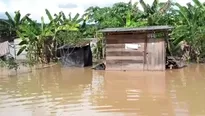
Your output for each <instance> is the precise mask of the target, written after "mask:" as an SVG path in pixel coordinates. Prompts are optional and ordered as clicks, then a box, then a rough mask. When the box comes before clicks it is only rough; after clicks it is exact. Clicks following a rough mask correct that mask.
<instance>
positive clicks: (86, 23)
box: [0, 0, 205, 62]
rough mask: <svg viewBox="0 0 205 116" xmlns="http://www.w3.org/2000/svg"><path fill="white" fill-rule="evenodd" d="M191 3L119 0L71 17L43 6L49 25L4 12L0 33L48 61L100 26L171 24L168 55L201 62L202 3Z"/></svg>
mask: <svg viewBox="0 0 205 116" xmlns="http://www.w3.org/2000/svg"><path fill="white" fill-rule="evenodd" d="M193 3H194V4H190V3H187V5H185V6H181V5H180V4H178V3H174V2H172V1H171V0H167V2H159V0H153V3H152V4H151V5H149V4H146V3H145V2H144V1H143V0H139V2H136V3H132V2H128V3H124V2H118V3H115V4H114V5H113V6H111V7H98V6H96V7H89V8H88V9H87V10H85V14H84V15H82V17H80V15H79V14H76V15H75V16H74V17H71V14H68V15H65V14H64V13H63V12H59V13H58V14H54V16H52V15H51V14H50V12H49V11H48V10H47V9H46V10H45V11H46V14H47V16H48V18H49V20H50V22H49V23H48V24H45V23H44V18H43V17H42V21H41V23H40V24H38V23H37V22H35V21H33V20H32V19H30V18H29V14H27V15H25V16H23V17H22V18H21V15H20V12H19V11H17V12H15V16H14V17H13V18H12V17H11V16H10V15H9V13H7V12H6V15H7V17H8V20H0V30H1V31H0V32H1V33H0V35H1V36H7V37H8V36H9V37H15V36H18V37H20V38H21V39H22V42H21V43H20V45H21V46H22V48H21V50H20V51H19V53H18V54H21V52H22V51H23V50H27V51H28V52H30V56H29V58H30V59H32V60H35V61H41V62H49V61H50V60H51V59H55V57H56V52H57V47H58V46H59V45H62V44H65V43H67V44H73V45H75V44H76V43H78V42H80V41H82V38H93V37H96V35H98V33H97V30H99V29H102V28H108V27H139V26H152V25H171V26H173V27H174V30H173V32H172V34H171V39H170V41H169V45H168V48H169V51H168V54H169V55H174V56H180V57H182V58H184V59H185V60H193V61H198V62H200V61H203V59H204V58H205V52H204V50H205V39H204V37H205V23H204V19H205V15H204V14H205V4H203V3H201V2H199V1H198V0H193ZM139 6H141V7H142V10H141V9H140V8H139ZM101 39H102V38H100V40H101ZM101 43H102V40H101V41H100V43H98V44H99V45H98V46H99V48H96V49H95V50H94V51H97V53H98V52H99V51H100V54H102V48H103V47H102V44H101ZM94 56H95V55H94ZM96 56H97V57H99V56H102V55H96ZM48 57H49V58H51V59H48Z"/></svg>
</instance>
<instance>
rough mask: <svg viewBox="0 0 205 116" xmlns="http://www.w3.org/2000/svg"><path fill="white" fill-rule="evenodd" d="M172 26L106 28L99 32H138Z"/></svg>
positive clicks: (168, 28) (165, 28)
mask: <svg viewBox="0 0 205 116" xmlns="http://www.w3.org/2000/svg"><path fill="white" fill-rule="evenodd" d="M172 28H173V27H171V26H147V27H137V28H105V29H102V30H99V32H103V33H106V32H138V31H140V32H141V31H144V32H145V31H159V30H170V29H172Z"/></svg>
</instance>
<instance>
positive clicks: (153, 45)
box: [100, 26, 172, 71]
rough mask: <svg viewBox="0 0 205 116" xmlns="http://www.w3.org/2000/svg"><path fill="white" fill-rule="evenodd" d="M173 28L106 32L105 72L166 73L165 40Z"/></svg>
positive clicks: (161, 27) (124, 29) (109, 29)
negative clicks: (156, 71) (141, 71)
mask: <svg viewBox="0 0 205 116" xmlns="http://www.w3.org/2000/svg"><path fill="white" fill-rule="evenodd" d="M171 29H172V27H169V26H149V27H142V28H107V29H103V30H100V32H102V33H104V36H105V40H106V57H105V64H106V69H105V70H124V71H126V70H134V71H135V70H143V71H155V70H158V71H164V70H165V69H166V67H165V65H166V40H168V34H169V32H170V30H171Z"/></svg>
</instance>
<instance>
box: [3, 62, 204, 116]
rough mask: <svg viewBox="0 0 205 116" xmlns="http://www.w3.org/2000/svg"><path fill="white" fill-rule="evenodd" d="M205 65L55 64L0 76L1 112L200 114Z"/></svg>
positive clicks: (26, 115)
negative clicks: (126, 67)
mask: <svg viewBox="0 0 205 116" xmlns="http://www.w3.org/2000/svg"><path fill="white" fill-rule="evenodd" d="M204 70H205V65H191V66H189V67H187V68H184V69H180V70H170V71H169V70H168V71H166V72H104V71H93V70H91V69H89V68H85V69H83V68H81V69H78V68H76V69H75V68H74V69H71V68H61V67H60V66H55V67H52V68H47V69H42V70H37V71H35V72H32V73H29V74H21V75H18V76H17V77H5V76H0V116H16V115H19V116H84V115H86V116H87V115H89V116H93V115H94V116H115V115H117V116H202V115H205V104H204V103H205V99H204V98H205V72H204Z"/></svg>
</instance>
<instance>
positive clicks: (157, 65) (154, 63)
mask: <svg viewBox="0 0 205 116" xmlns="http://www.w3.org/2000/svg"><path fill="white" fill-rule="evenodd" d="M165 54H166V52H165V42H164V39H157V38H149V39H148V43H147V55H146V69H147V70H150V71H152V70H153V71H154V70H158V71H163V70H165Z"/></svg>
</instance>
